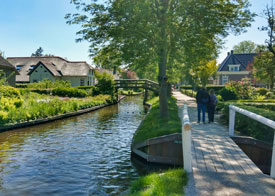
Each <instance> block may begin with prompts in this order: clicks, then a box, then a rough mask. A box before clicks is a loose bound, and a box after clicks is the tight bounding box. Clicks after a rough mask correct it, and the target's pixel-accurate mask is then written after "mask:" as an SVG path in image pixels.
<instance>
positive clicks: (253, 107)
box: [181, 80, 275, 143]
mask: <svg viewBox="0 0 275 196" xmlns="http://www.w3.org/2000/svg"><path fill="white" fill-rule="evenodd" d="M206 88H207V90H210V89H214V91H215V93H216V95H217V98H218V100H219V102H218V105H217V111H218V112H219V113H221V114H222V115H221V120H222V122H223V123H225V124H227V125H228V123H229V105H230V104H233V105H235V106H237V107H240V108H243V109H245V110H248V111H251V112H253V113H256V114H259V115H261V116H264V117H266V118H268V119H271V120H275V112H274V111H275V92H274V91H271V90H268V89H266V88H255V87H253V86H251V85H250V83H249V82H248V81H246V80H244V81H238V82H236V81H232V82H229V83H227V84H226V85H225V86H215V85H208V86H206ZM192 89H193V88H192V87H191V86H189V85H186V86H181V92H182V93H184V94H186V95H188V96H192V97H195V96H196V91H193V90H192ZM235 130H236V132H237V133H239V134H240V135H244V136H250V137H253V138H256V139H259V140H261V141H264V142H267V143H272V141H273V134H274V132H273V130H271V128H269V127H267V126H265V125H263V124H262V123H260V122H257V121H255V120H253V119H251V118H249V117H246V116H244V115H242V114H239V113H236V121H235Z"/></svg>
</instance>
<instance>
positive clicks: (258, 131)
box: [220, 102, 275, 144]
mask: <svg viewBox="0 0 275 196" xmlns="http://www.w3.org/2000/svg"><path fill="white" fill-rule="evenodd" d="M230 104H233V105H235V106H237V107H240V108H243V109H245V110H248V111H250V112H253V113H256V114H258V115H261V116H264V117H266V118H268V119H271V120H274V121H275V112H274V111H270V110H265V109H262V108H257V107H253V106H247V105H245V104H243V103H236V102H235V103H234V102H224V103H222V104H221V103H220V106H222V105H223V114H224V115H223V118H224V120H225V121H226V123H227V124H228V123H229V105H230ZM235 130H237V131H239V132H240V134H241V135H245V136H250V137H253V138H256V139H259V140H262V141H265V142H268V143H271V144H272V142H273V138H274V130H272V128H270V127H268V126H266V125H264V124H262V123H260V122H258V121H256V120H254V119H251V118H249V117H247V116H245V115H242V114H240V113H238V112H236V117H235Z"/></svg>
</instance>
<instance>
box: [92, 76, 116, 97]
mask: <svg viewBox="0 0 275 196" xmlns="http://www.w3.org/2000/svg"><path fill="white" fill-rule="evenodd" d="M95 76H96V79H97V81H98V83H97V85H96V88H95V89H94V90H95V93H96V94H103V95H106V94H107V95H112V96H114V94H115V81H114V78H113V76H112V75H111V74H108V73H106V72H104V73H102V74H101V73H99V72H96V73H95Z"/></svg>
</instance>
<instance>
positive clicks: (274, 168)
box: [270, 133, 275, 178]
mask: <svg viewBox="0 0 275 196" xmlns="http://www.w3.org/2000/svg"><path fill="white" fill-rule="evenodd" d="M270 176H271V177H272V178H275V133H274V140H273V150H272V157H271V168H270Z"/></svg>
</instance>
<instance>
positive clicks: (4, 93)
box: [0, 86, 21, 98]
mask: <svg viewBox="0 0 275 196" xmlns="http://www.w3.org/2000/svg"><path fill="white" fill-rule="evenodd" d="M0 97H8V98H20V97H21V94H20V91H19V90H18V89H16V88H13V87H11V86H0Z"/></svg>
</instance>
